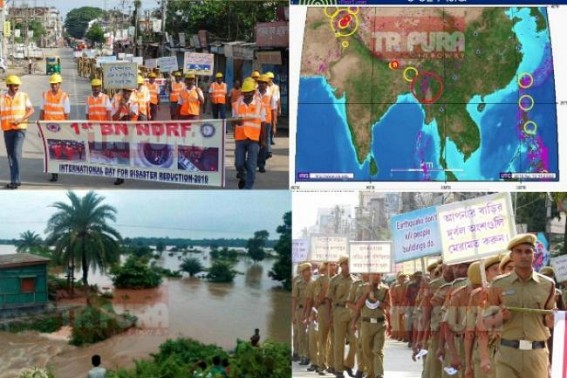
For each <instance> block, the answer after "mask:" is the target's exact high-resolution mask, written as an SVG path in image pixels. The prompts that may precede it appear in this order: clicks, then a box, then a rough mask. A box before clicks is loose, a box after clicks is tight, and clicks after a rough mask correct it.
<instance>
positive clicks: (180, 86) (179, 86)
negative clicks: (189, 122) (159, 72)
mask: <svg viewBox="0 0 567 378" xmlns="http://www.w3.org/2000/svg"><path fill="white" fill-rule="evenodd" d="M184 89H185V83H178V82H176V81H174V82H172V83H171V93H170V94H169V101H171V102H177V101H179V93H180V92H181V91H182V90H184Z"/></svg>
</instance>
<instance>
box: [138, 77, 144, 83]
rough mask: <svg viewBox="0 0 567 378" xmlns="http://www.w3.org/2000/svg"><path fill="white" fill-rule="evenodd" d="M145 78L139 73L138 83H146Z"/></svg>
mask: <svg viewBox="0 0 567 378" xmlns="http://www.w3.org/2000/svg"><path fill="white" fill-rule="evenodd" d="M144 82H145V80H144V78H143V76H142V75H138V84H144Z"/></svg>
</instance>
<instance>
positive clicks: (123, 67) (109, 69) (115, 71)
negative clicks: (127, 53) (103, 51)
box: [101, 62, 138, 89]
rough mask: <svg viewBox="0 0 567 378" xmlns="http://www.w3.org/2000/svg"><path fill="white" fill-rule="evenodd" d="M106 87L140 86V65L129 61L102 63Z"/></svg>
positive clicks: (132, 87)
mask: <svg viewBox="0 0 567 378" xmlns="http://www.w3.org/2000/svg"><path fill="white" fill-rule="evenodd" d="M101 66H102V72H103V78H102V81H103V84H104V89H122V88H131V89H135V88H137V87H138V65H137V64H136V63H129V62H111V63H101Z"/></svg>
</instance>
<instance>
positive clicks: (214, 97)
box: [211, 81, 226, 104]
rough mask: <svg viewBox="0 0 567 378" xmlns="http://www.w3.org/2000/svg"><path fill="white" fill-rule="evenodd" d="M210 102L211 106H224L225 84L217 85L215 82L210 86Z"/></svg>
mask: <svg viewBox="0 0 567 378" xmlns="http://www.w3.org/2000/svg"><path fill="white" fill-rule="evenodd" d="M211 89H212V93H211V101H212V103H213V104H226V83H220V84H219V83H217V82H216V81H215V82H214V83H212V84H211Z"/></svg>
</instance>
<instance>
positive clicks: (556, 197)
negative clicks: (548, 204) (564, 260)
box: [550, 192, 567, 255]
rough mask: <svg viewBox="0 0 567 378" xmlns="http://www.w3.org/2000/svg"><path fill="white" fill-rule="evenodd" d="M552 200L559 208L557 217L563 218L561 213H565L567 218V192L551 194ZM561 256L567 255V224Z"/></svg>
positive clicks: (566, 224) (566, 223)
mask: <svg viewBox="0 0 567 378" xmlns="http://www.w3.org/2000/svg"><path fill="white" fill-rule="evenodd" d="M550 195H551V198H552V199H553V201H554V202H555V206H556V208H557V213H556V216H557V217H558V218H561V213H562V212H563V213H565V216H567V210H566V209H565V208H564V206H563V204H564V203H565V201H566V200H567V192H554V193H551V194H550ZM559 254H560V255H565V254H567V222H565V230H564V231H563V245H562V246H561V250H560V253H559Z"/></svg>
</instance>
